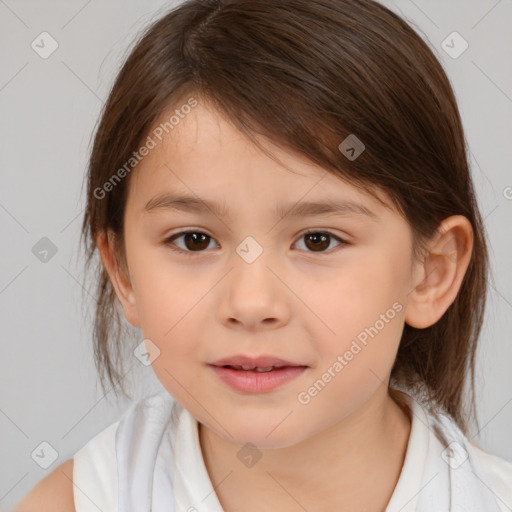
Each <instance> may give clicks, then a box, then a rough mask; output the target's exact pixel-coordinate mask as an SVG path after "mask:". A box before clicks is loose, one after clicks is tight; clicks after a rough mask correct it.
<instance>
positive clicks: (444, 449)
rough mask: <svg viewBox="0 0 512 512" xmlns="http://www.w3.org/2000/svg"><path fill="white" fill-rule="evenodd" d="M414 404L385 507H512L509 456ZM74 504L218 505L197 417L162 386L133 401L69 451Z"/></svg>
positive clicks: (131, 508)
mask: <svg viewBox="0 0 512 512" xmlns="http://www.w3.org/2000/svg"><path fill="white" fill-rule="evenodd" d="M403 396H404V401H405V403H406V404H407V406H408V407H409V409H410V410H411V412H412V422H411V432H410V436H409V441H408V444H407V451H406V456H405V460H404V465H403V467H402V471H401V473H400V477H399V480H398V482H397V485H396V487H395V490H394V492H393V495H392V497H391V500H390V502H389V504H388V506H387V507H386V510H385V512H448V511H449V512H510V511H511V510H512V463H511V462H508V461H506V460H504V459H502V458H500V457H497V456H495V455H491V454H489V453H486V452H484V451H483V450H481V449H480V448H478V447H476V446H475V445H473V444H471V443H470V442H469V441H468V439H467V438H466V437H465V436H464V435H463V434H462V432H461V431H460V430H459V429H458V427H457V426H456V425H455V424H454V423H453V422H452V421H451V420H450V419H449V418H448V417H447V416H441V421H436V419H435V418H434V417H433V416H431V415H429V414H428V413H427V411H426V410H425V409H424V408H423V407H422V406H421V405H420V404H419V403H418V402H417V401H416V400H415V399H414V398H413V397H412V396H409V395H407V394H405V393H403ZM73 461H74V467H73V484H74V485H73V489H74V491H73V492H74V499H75V508H76V512H98V510H101V511H102V512H199V511H200V512H223V509H222V507H221V505H220V503H219V500H218V498H217V495H216V493H215V491H214V489H213V485H212V482H211V481H210V478H209V475H208V472H207V470H206V467H205V464H204V460H203V457H202V452H201V447H200V444H199V434H198V423H197V421H196V420H195V419H194V418H193V416H191V414H190V413H189V412H188V411H187V410H186V409H184V408H183V407H182V406H181V404H179V403H178V402H176V401H175V400H174V399H173V398H172V397H171V395H169V393H168V392H167V391H165V390H164V391H162V392H160V393H157V394H154V395H151V396H149V397H146V398H144V399H143V400H140V401H139V402H137V403H134V404H132V405H131V406H130V407H129V408H128V409H127V411H126V412H125V413H124V414H123V416H122V417H121V419H120V420H119V421H117V422H116V423H113V424H112V425H110V426H109V427H107V428H105V429H104V430H102V431H101V432H100V433H99V434H98V435H96V436H95V437H93V438H92V439H91V440H90V441H89V442H88V443H87V444H85V446H83V447H82V448H81V449H80V450H78V451H77V452H76V454H75V455H74V457H73Z"/></svg>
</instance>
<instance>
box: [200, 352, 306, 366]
mask: <svg viewBox="0 0 512 512" xmlns="http://www.w3.org/2000/svg"><path fill="white" fill-rule="evenodd" d="M210 364H212V365H214V366H254V367H255V368H268V367H270V366H276V367H278V366H306V365H304V364H298V363H292V362H290V361H286V360H284V359H280V358H278V357H274V356H265V355H264V356H259V357H248V356H244V355H236V356H231V357H225V358H223V359H219V360H217V361H214V362H213V363H210Z"/></svg>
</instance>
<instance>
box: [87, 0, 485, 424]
mask: <svg viewBox="0 0 512 512" xmlns="http://www.w3.org/2000/svg"><path fill="white" fill-rule="evenodd" d="M192 94H193V95H194V96H195V97H197V98H200V99H203V100H207V101H209V102H211V103H212V104H213V105H214V106H215V107H216V108H217V109H218V111H219V112H221V113H223V114H225V115H226V116H227V118H228V119H229V120H231V121H232V122H233V123H234V124H235V125H236V126H237V128H239V129H240V130H241V131H242V132H243V133H245V134H246V135H247V136H249V137H250V138H251V140H253V141H254V142H255V143H257V141H256V138H255V137H254V136H255V135H263V136H266V137H269V138H270V140H272V141H273V142H274V143H276V144H280V145H282V146H283V147H286V148H289V149H290V150H294V151H298V152H300V153H301V154H303V155H305V156H306V157H307V158H308V159H310V160H311V161H312V162H314V163H316V164H318V165H320V166H321V167H323V168H325V169H326V170H328V171H329V172H332V173H334V174H336V175H337V176H340V177H343V178H344V179H347V180H349V181H350V182H351V183H352V184H354V185H356V186H358V187H361V188H362V189H363V190H366V191H371V190H378V189H380V190H382V191H384V192H386V193H387V194H388V196H389V197H391V199H392V201H393V203H394V205H395V206H396V208H397V210H398V211H399V212H400V214H401V215H403V216H404V218H405V219H406V220H407V221H408V222H409V224H410V226H411V228H412V230H413V238H414V255H415V256H419V255H420V254H421V251H422V250H423V248H424V242H425V241H427V240H428V239H430V238H431V237H432V236H433V235H434V234H435V232H436V230H437V228H438V227H439V224H440V222H441V221H442V220H443V219H444V218H446V217H448V216H450V215H456V214H460V215H464V216H465V217H467V219H468V220H469V221H470V222H471V225H472V227H473V232H474V247H473V253H472V258H471V262H470V264H469V267H468V269H467V272H466V274H465V276H464V280H463V282H462V285H461V289H460V291H459V294H458V296H457V298H456V299H455V301H454V302H453V304H452V305H451V306H450V307H449V308H448V310H447V311H446V312H445V314H444V315H443V316H442V318H441V319H440V320H439V321H438V322H437V323H435V324H434V325H432V326H431V327H428V328H425V329H415V328H413V327H411V326H409V325H407V324H406V325H405V326H404V331H403V335H402V339H401V342H400V347H399V350H398V354H397V357H396V362H395V364H394V366H393V369H392V373H391V382H390V392H391V393H393V389H392V387H391V383H393V386H396V387H397V388H398V387H400V386H402V387H405V388H407V389H411V390H416V391H417V392H418V394H419V393H420V391H421V390H423V391H422V392H425V393H426V396H427V397H428V400H427V401H428V402H429V403H432V404H435V406H436V407H440V408H442V409H444V410H445V411H446V412H447V413H448V414H450V415H451V417H452V418H453V419H454V420H455V422H456V423H457V424H458V426H459V427H460V428H461V429H462V430H463V431H464V432H465V433H467V432H468V423H467V421H468V419H469V418H470V417H471V415H475V417H476V407H475V389H474V373H475V372H474V368H475V351H476V347H477V341H478V337H479V334H480V330H481V326H482V323H483V315H484V309H485V303H486V293H487V287H486V278H487V272H488V254H487V245H486V240H485V232H484V226H483V222H482V219H481V216H480V213H479V210H478V205H477V203H476V199H475V193H474V189H473V184H472V181H471V177H470V173H469V168H468V160H467V153H466V147H465V138H464V133H463V128H462V124H461V119H460V115H459V111H458V107H457V103H456V99H455V96H454V93H453V91H452V88H451V86H450V83H449V80H448V78H447V76H446V74H445V72H444V71H443V68H442V66H441V64H440V63H439V61H438V60H437V58H436V57H435V56H434V54H433V53H432V51H431V50H430V49H429V47H428V45H427V44H426V43H425V42H424V40H423V39H422V38H421V37H420V36H419V35H418V34H417V33H416V32H415V31H414V30H413V29H412V28H411V27H410V26H409V25H408V24H407V23H406V22H405V21H404V20H402V19H401V18H400V17H399V16H397V15H396V14H394V13H393V12H392V11H390V10H388V9H387V8H385V7H383V6H382V5H380V4H379V3H376V2H374V1H371V0H314V1H312V0H280V1H279V2H276V1H274V0H211V1H208V0H188V1H185V2H184V3H182V4H180V5H179V6H178V7H177V8H174V9H173V10H172V11H170V12H168V13H167V14H165V15H164V16H163V17H161V18H160V19H158V20H157V21H156V22H154V23H153V24H152V25H151V26H150V27H149V28H148V29H147V30H146V31H145V33H144V34H142V36H141V37H140V38H139V40H138V41H137V42H136V45H135V47H134V48H133V50H132V51H131V53H130V55H129V56H128V58H127V60H126V62H125V63H124V65H123V67H122V69H121V70H120V72H119V74H118V76H117V79H116V81H115V84H114V86H113V88H112V90H111V92H110V95H109V98H108V100H107V102H106V104H105V105H104V108H103V112H102V115H101V119H100V122H99V125H98V127H97V131H96V134H95V138H94V144H93V148H92V152H91V156H90V163H89V169H88V181H87V208H86V212H85V216H84V219H83V225H82V238H83V240H84V244H85V250H86V256H87V260H86V268H89V266H90V262H91V260H92V257H93V255H94V253H95V250H96V238H97V236H98V234H99V233H101V232H105V233H106V232H108V231H110V232H112V233H113V234H114V235H115V237H114V240H115V242H116V253H117V254H118V255H119V261H120V262H121V263H122V265H125V261H126V260H125V259H124V258H125V255H124V245H123V215H124V208H125V200H126V195H127V190H128V188H127V187H128V186H129V182H130V174H127V176H126V177H125V178H124V179H122V180H119V182H118V183H116V185H115V186H114V187H110V188H111V190H109V192H108V194H104V195H105V197H101V198H98V195H99V194H98V192H97V191H98V190H99V189H101V188H102V187H103V186H104V184H105V183H106V182H107V181H108V180H109V179H111V178H112V176H113V175H114V173H115V172H116V170H118V169H119V168H121V167H122V166H123V165H124V164H125V163H126V162H127V161H128V160H129V159H130V157H131V156H132V154H133V152H134V151H136V150H137V149H138V147H139V146H140V144H141V142H142V141H143V140H144V138H145V137H146V136H147V134H148V133H149V130H150V129H151V127H152V125H153V124H154V123H155V120H156V119H157V118H158V117H159V116H160V115H161V114H162V112H164V111H165V110H166V109H168V108H169V107H170V106H171V105H174V104H177V102H178V100H180V99H181V98H183V97H186V95H192ZM350 134H355V135H356V136H357V137H358V138H359V139H360V140H361V141H362V142H363V143H364V144H365V147H366V149H365V151H364V152H363V153H362V154H361V155H360V156H359V157H358V158H357V159H355V160H353V161H349V160H348V159H347V158H346V157H345V156H344V155H343V154H342V153H341V151H340V150H339V149H338V145H339V144H340V142H342V141H343V140H344V139H345V138H346V137H347V136H348V135H350ZM95 191H96V192H95ZM95 276H97V277H98V278H99V281H98V289H97V304H96V309H95V324H94V332H93V336H94V350H95V362H96V364H97V367H98V370H99V374H100V377H101V383H102V386H103V389H104V390H105V389H106V387H105V382H106V378H105V377H108V381H109V382H110V383H111V384H112V385H113V387H114V389H115V388H116V386H120V387H121V389H122V382H121V380H122V371H119V368H121V369H122V362H123V357H122V353H121V351H120V347H121V346H122V345H124V346H125V345H126V341H123V337H124V334H123V329H122V326H123V322H122V319H121V316H120V311H119V307H118V305H117V304H116V302H117V299H116V296H115V293H114V290H113V287H112V285H111V283H110V280H109V277H108V274H107V273H106V270H105V269H104V268H103V266H102V265H101V261H98V267H97V269H96V270H95ZM468 373H469V374H470V384H471V387H470V389H469V390H468V391H469V397H470V398H469V407H470V409H469V412H466V411H465V407H466V406H467V405H468V404H465V403H464V385H465V384H466V381H467V375H468ZM122 390H123V389H122ZM123 392H124V390H123ZM116 393H117V391H116Z"/></svg>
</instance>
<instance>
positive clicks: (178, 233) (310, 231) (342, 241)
mask: <svg viewBox="0 0 512 512" xmlns="http://www.w3.org/2000/svg"><path fill="white" fill-rule="evenodd" d="M190 233H200V234H204V235H206V236H207V237H208V238H210V239H211V240H214V241H215V243H217V241H216V240H215V238H214V237H213V236H212V235H210V234H208V233H207V232H206V231H205V230H204V229H203V228H194V227H192V228H186V229H182V230H180V231H176V232H175V233H171V234H170V235H168V236H167V237H165V238H164V240H163V244H164V245H165V246H167V247H169V249H171V250H172V251H174V252H177V253H179V254H186V255H187V256H194V255H198V256H199V255H200V254H202V253H207V250H206V249H205V250H203V251H186V250H184V249H181V248H180V247H177V246H176V245H175V244H174V240H175V239H176V238H179V237H180V236H182V235H186V234H190ZM314 233H315V234H318V233H320V234H327V235H330V236H331V237H332V238H334V239H335V240H336V241H337V242H338V243H339V245H338V246H337V247H335V248H334V249H330V250H328V251H318V252H315V251H305V250H302V252H305V253H308V254H324V255H330V254H332V253H334V252H336V251H337V250H338V249H339V248H340V247H342V246H345V245H350V242H348V241H347V240H346V239H345V238H342V237H341V236H339V235H337V234H336V233H334V232H333V231H332V230H330V229H324V228H309V229H307V230H305V231H301V232H300V233H299V234H298V235H296V237H295V238H296V242H294V245H295V244H296V243H297V242H298V241H299V240H300V239H301V238H303V237H304V236H306V235H309V234H314Z"/></svg>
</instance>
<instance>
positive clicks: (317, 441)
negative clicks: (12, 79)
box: [20, 0, 512, 512]
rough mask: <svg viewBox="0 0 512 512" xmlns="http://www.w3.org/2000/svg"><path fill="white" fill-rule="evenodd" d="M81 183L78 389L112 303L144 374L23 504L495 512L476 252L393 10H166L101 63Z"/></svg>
mask: <svg viewBox="0 0 512 512" xmlns="http://www.w3.org/2000/svg"><path fill="white" fill-rule="evenodd" d="M87 185H88V189H87V210H86V213H85V217H84V221H83V231H82V234H83V236H84V240H85V242H86V249H87V255H88V263H90V262H91V260H92V257H93V255H94V254H96V250H98V253H99V255H100V256H101V261H99V262H98V263H99V267H98V269H97V274H96V275H97V276H98V277H99V283H98V286H99V287H98V293H99V295H98V303H97V309H96V323H95V331H94V341H95V351H96V352H95V353H96V357H97V363H98V367H99V370H100V375H101V377H102V383H103V385H104V388H105V389H107V381H108V382H109V383H111V384H112V385H114V387H116V386H117V385H119V386H120V387H121V389H122V383H121V379H122V374H123V373H124V370H123V367H122V365H121V366H118V365H117V362H118V361H119V360H120V359H122V347H126V346H128V338H127V337H125V336H124V333H123V331H122V329H121V327H122V322H121V318H120V315H119V313H120V311H119V310H118V309H117V308H118V304H120V305H121V307H122V310H123V315H124V317H125V318H126V320H127V321H128V322H129V324H131V325H132V326H134V327H136V328H139V329H140V331H141V333H142V338H143V341H142V343H141V342H140V339H141V338H138V340H137V343H136V345H134V346H130V347H129V350H130V352H134V353H133V354H131V358H132V362H137V364H139V361H140V362H142V364H146V365H149V364H151V366H152V368H153V370H154V371H155V374H156V376H157V377H158V379H159V381H160V382H161V383H162V385H163V388H164V389H163V390H162V392H160V393H157V394H154V395H152V396H149V397H147V398H145V399H144V400H141V401H139V402H137V403H135V404H133V405H132V406H131V407H130V408H129V409H128V410H127V411H126V413H125V414H124V415H123V417H122V418H120V420H119V421H118V422H116V423H115V424H113V425H111V426H109V427H108V428H106V429H105V430H103V431H102V432H101V433H100V434H98V435H97V436H96V437H94V438H93V439H91V440H90V441H89V442H88V443H87V444H86V445H85V446H84V447H83V448H81V449H80V450H79V451H78V452H77V453H76V454H75V456H74V457H73V459H72V460H69V461H67V462H66V463H65V464H63V465H61V466H60V467H59V468H58V469H57V470H55V471H54V473H53V476H52V478H50V479H47V481H46V482H45V483H44V484H42V485H41V486H40V487H39V489H40V494H39V496H40V497H39V498H38V499H37V500H36V499H32V500H31V501H30V500H28V501H26V502H25V508H23V510H36V509H37V510H39V511H41V510H50V509H51V510H52V511H57V510H66V511H68V510H76V511H77V512H85V511H92V510H95V511H96V510H103V511H107V510H108V511H114V510H115V511H122V512H128V511H130V512H131V511H137V512H142V511H150V510H152V511H153V512H159V511H164V510H165V511H171V510H175V511H180V512H181V511H211V512H214V511H215V512H221V511H226V512H234V511H239V510H244V511H248V512H256V511H261V510H272V511H284V512H292V511H293V512H295V511H300V510H307V511H309V512H313V511H319V510H326V509H327V510H328V509H331V510H358V511H359V510H361V511H362V510H364V511H367V512H382V511H386V512H398V511H401V512H406V511H422V512H427V511H429V512H440V511H448V510H449V511H462V510H471V511H474V512H498V511H505V510H510V509H511V507H512V464H511V463H509V462H507V461H505V460H504V459H501V458H499V457H496V456H493V455H491V454H488V453H486V452H485V451H483V450H482V449H481V448H480V447H478V446H477V445H476V443H475V442H474V441H472V440H471V439H470V438H469V424H470V420H471V418H472V417H473V416H474V413H475V398H474V365H475V351H476V348H477V340H478V337H479V333H480V329H481V325H482V321H483V314H484V308H485V298H486V276H487V270H488V256H487V248H486V241H485V233H484V227H483V223H482V218H481V215H480V212H479V209H478V206H477V204H476V200H475V194H474V190H473V184H472V182H471V178H470V173H469V170H468V161H467V154H466V148H465V140H464V134H463V129H462V125H461V120H460V116H459V111H458V108H457V104H456V100H455V97H454V94H453V91H452V89H451V87H450V84H449V81H448V78H447V77H446V75H445V73H444V71H443V69H442V67H441V65H440V63H439V62H438V60H437V59H436V58H435V56H434V55H433V53H432V52H431V50H430V49H429V48H428V46H427V45H426V44H425V42H424V41H423V40H422V39H421V38H420V37H419V36H418V35H417V34H416V33H415V32H414V31H413V30H412V29H411V28H410V27H409V26H408V25H407V24H406V23H405V22H404V21H403V20H402V19H400V18H399V17H398V16H397V15H395V14H394V13H392V12H391V11H389V10H388V9H386V8H385V7H383V6H382V5H380V4H378V3H376V2H373V1H371V0H357V1H354V0H352V1H349V0H315V1H312V0H281V1H279V2H273V1H270V0H212V1H208V0H188V1H186V2H184V3H182V4H181V5H179V6H178V7H177V8H175V9H173V10H172V11H171V12H169V13H168V14H167V15H165V16H164V17H163V18H161V19H160V20H158V21H157V22H156V23H154V24H153V25H152V26H151V27H150V28H149V29H148V30H147V32H146V33H145V34H144V36H143V37H142V38H141V39H140V41H139V42H138V43H137V45H136V47H135V48H134V49H133V51H132V52H131V54H130V56H129V57H128V59H127V61H126V63H125V64H124V66H123V68H122V70H121V72H120V73H119V76H118V78H117V80H116V82H115V85H114V87H113V89H112V91H111V93H110V97H109V99H108V101H107V103H106V105H105V107H104V111H103V114H102V118H101V122H100V124H99V127H98V129H97V133H96V137H95V141H94V147H93V149H92V154H91V158H90V167H89V174H88V184H87ZM468 379H469V380H468ZM467 380H468V382H466V381H467ZM466 384H469V387H468V388H467V389H466V388H465V386H466ZM465 389H466V391H467V393H468V394H467V396H466V395H465V394H464V390H465ZM66 476H67V478H66ZM47 493H51V496H52V501H51V506H50V505H46V508H45V505H44V503H43V501H44V496H45V495H47ZM41 496H43V497H41ZM36 501H37V504H34V502H36ZM20 510H21V509H20Z"/></svg>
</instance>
